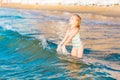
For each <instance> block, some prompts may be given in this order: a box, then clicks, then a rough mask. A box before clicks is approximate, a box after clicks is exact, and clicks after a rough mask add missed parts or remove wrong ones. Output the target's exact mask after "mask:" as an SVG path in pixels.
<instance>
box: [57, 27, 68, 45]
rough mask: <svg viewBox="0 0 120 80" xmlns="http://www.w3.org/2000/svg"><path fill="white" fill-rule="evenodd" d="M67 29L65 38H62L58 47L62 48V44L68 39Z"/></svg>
mask: <svg viewBox="0 0 120 80" xmlns="http://www.w3.org/2000/svg"><path fill="white" fill-rule="evenodd" d="M68 33H69V29H68V30H67V32H66V34H65V36H64V38H63V40H62V42H61V43H60V44H59V46H62V45H63V43H64V42H65V41H66V39H67V38H68V36H69V34H68Z"/></svg>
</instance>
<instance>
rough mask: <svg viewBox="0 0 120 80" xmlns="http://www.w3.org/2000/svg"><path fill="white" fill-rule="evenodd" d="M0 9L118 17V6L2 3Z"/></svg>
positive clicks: (119, 11)
mask: <svg viewBox="0 0 120 80" xmlns="http://www.w3.org/2000/svg"><path fill="white" fill-rule="evenodd" d="M1 7H8V8H23V9H39V10H52V11H68V12H81V13H94V14H96V13H97V14H102V15H106V16H114V17H119V16H120V14H119V13H120V6H118V5H117V6H109V7H108V6H96V5H94V6H78V5H71V6H67V5H40V4H36V5H27V4H20V3H6V4H5V3H4V4H1Z"/></svg>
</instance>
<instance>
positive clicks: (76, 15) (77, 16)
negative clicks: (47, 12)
mask: <svg viewBox="0 0 120 80" xmlns="http://www.w3.org/2000/svg"><path fill="white" fill-rule="evenodd" d="M73 16H75V17H76V23H75V27H77V28H79V27H80V24H81V17H80V16H79V15H78V14H73Z"/></svg>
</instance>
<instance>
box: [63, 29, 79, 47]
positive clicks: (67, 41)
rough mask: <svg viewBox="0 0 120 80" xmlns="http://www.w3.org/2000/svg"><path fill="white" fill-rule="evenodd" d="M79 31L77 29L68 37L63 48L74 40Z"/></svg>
mask: <svg viewBox="0 0 120 80" xmlns="http://www.w3.org/2000/svg"><path fill="white" fill-rule="evenodd" d="M78 31H79V29H75V30H74V31H73V32H72V33H71V34H70V36H68V38H67V39H66V40H65V41H64V43H63V45H62V46H65V45H67V44H68V43H69V42H70V41H71V40H72V38H73V37H74V36H75V35H76V34H77V33H78Z"/></svg>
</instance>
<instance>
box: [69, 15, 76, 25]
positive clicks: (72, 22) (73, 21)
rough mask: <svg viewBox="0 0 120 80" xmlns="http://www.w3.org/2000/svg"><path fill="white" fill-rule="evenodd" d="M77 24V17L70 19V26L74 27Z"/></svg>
mask: <svg viewBox="0 0 120 80" xmlns="http://www.w3.org/2000/svg"><path fill="white" fill-rule="evenodd" d="M75 22H76V17H75V16H72V17H71V18H70V20H69V24H70V25H74V24H75Z"/></svg>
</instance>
